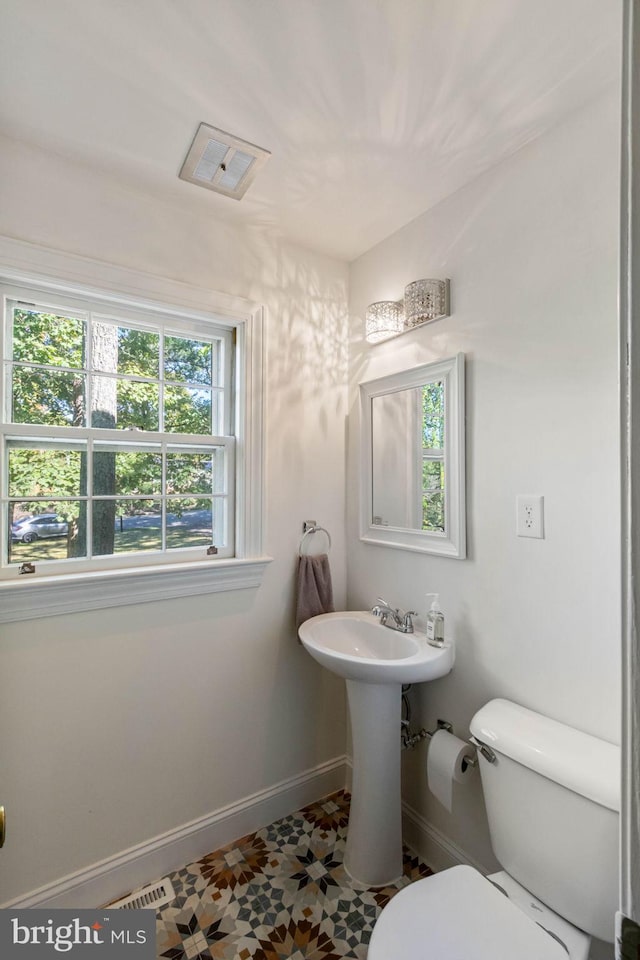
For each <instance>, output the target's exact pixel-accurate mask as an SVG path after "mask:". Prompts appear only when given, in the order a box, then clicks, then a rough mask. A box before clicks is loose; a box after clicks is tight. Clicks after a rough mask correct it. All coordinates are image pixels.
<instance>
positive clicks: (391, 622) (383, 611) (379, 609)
mask: <svg viewBox="0 0 640 960" xmlns="http://www.w3.org/2000/svg"><path fill="white" fill-rule="evenodd" d="M371 613H372V614H373V616H374V617H379V618H380V623H381V624H382V626H383V627H389V629H390V630H398V631H399V632H400V633H413V621H412V619H411V618H412V617H416V616H417V615H418V613H417V611H416V610H409V611H408V613H402V612H401V611H400V609H399V608H398V607H396V609H395V610H394V608H393V607H390V606H389V604H388V603H387V601H386V600H382V599H381V598H380V597H378V599H377V600H376V605H375V607H372V608H371Z"/></svg>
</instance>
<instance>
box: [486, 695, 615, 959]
mask: <svg viewBox="0 0 640 960" xmlns="http://www.w3.org/2000/svg"><path fill="white" fill-rule="evenodd" d="M471 733H472V734H473V736H474V737H475V738H476V739H477V740H479V741H481V742H482V743H484V744H486V745H487V746H488V747H491V749H492V750H493V751H494V753H495V755H496V760H495V762H494V763H490V762H489V761H488V760H487V759H486V758H485V757H484V756H482V754H481V752H480V751H478V757H479V759H480V774H481V777H482V788H483V792H484V797H485V802H486V806H487V816H488V819H489V830H490V833H491V844H492V846H493V850H494V853H495V855H496V857H497V858H498V860H499V861H500V863H501V864H502V866H503V867H504V869H505V870H506V871H507V873H509V874H510V875H511V876H512V877H513V878H514V880H517V881H518V882H519V883H520V884H522V886H523V887H525V888H526V889H527V890H529V891H530V892H531V893H533V894H534V895H535V896H536V897H538V898H539V899H540V900H542V901H543V902H544V903H546V904H547V905H548V906H549V907H550V908H551V909H552V910H555V912H556V913H558V914H560V916H561V917H564V918H565V919H566V920H569V921H570V922H571V923H573V924H574V925H575V926H576V927H579V928H580V929H581V930H584V931H586V933H589V934H591V935H592V936H595V937H599V938H600V939H601V940H607V941H609V942H611V941H613V938H614V923H615V913H616V910H617V909H618V902H619V901H618V885H619V869H618V819H619V811H620V748H619V747H617V746H615V745H614V744H612V743H607V742H606V741H604V740H600V739H598V738H597V737H593V736H590V735H589V734H586V733H582V732H581V731H579V730H575V729H574V728H573V727H568V726H566V725H565V724H563V723H558V722H557V721H555V720H550V719H549V718H548V717H543V716H541V715H540V714H538V713H534V712H533V711H532V710H527V709H525V708H524V707H520V706H518V704H515V703H511V702H510V701H508V700H492V701H491V702H490V703H488V704H487V705H486V706H484V707H483V708H482V709H481V710H479V711H478V713H476V715H475V716H474V718H473V720H472V721H471Z"/></svg>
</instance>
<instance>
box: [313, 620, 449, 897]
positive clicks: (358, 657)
mask: <svg viewBox="0 0 640 960" xmlns="http://www.w3.org/2000/svg"><path fill="white" fill-rule="evenodd" d="M298 635H299V637H300V639H301V641H302V643H303V645H304V647H305V650H306V651H307V652H308V653H309V654H310V655H311V656H312V657H313V659H314V660H317V661H318V663H320V664H322V666H323V667H326V668H327V670H331V672H332V673H335V674H337V675H338V676H339V677H344V679H345V680H346V681H347V695H348V698H349V713H350V715H351V731H352V734H353V787H352V791H351V814H350V816H349V832H348V834H347V849H346V854H345V867H346V869H347V871H348V872H349V873H350V874H351V876H352V877H353V878H354V879H355V880H359V881H361V882H362V883H365V884H367V886H370V887H383V886H386V884H388V883H392V882H393V881H394V880H397V879H398V878H399V877H401V876H402V812H401V794H400V789H401V788H400V727H401V724H400V720H401V717H402V684H403V683H424V682H425V681H426V680H437V678H438V677H444V676H445V675H446V674H447V673H449V671H450V670H451V668H452V666H453V646H452V644H450V643H447V644H445V646H444V647H430V646H429V644H428V643H427V638H426V637H425V636H424V634H417V633H402V632H401V631H394V630H390V629H389V628H388V627H385V626H383V624H381V623H380V622H379V621H378V620H377V619H376V617H374V616H373V615H372V614H371V613H368V612H366V611H364V610H350V611H342V612H340V613H321V614H320V615H319V616H317V617H311V619H310V620H306V621H305V622H304V623H303V624H302V626H301V627H300V629H299V631H298Z"/></svg>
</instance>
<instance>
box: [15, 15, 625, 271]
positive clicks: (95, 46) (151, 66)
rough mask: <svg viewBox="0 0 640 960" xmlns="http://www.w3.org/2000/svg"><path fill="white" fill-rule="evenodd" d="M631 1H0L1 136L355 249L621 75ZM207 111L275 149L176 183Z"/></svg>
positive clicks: (347, 255) (338, 251)
mask: <svg viewBox="0 0 640 960" xmlns="http://www.w3.org/2000/svg"><path fill="white" fill-rule="evenodd" d="M621 7H622V0H56V2H51V0H3V2H2V31H1V34H0V71H1V74H0V81H1V82H0V130H2V131H3V132H4V133H5V134H7V135H9V136H11V137H14V138H17V139H21V140H25V141H28V142H30V143H32V144H36V145H38V146H40V147H42V148H44V149H45V150H48V151H53V152H55V153H58V154H61V155H63V156H66V157H69V158H71V159H73V160H75V161H76V162H80V163H83V164H86V165H88V166H90V167H93V168H95V169H96V170H98V171H101V172H103V173H107V174H108V175H109V176H111V177H116V178H117V179H118V180H119V181H124V182H125V183H126V184H127V185H128V186H129V187H131V188H133V189H136V190H142V191H144V192H147V193H149V194H151V195H153V196H155V197H159V198H162V199H164V200H166V201H168V202H170V203H177V204H180V205H182V206H183V207H185V208H187V209H190V210H195V211H197V212H199V213H200V214H201V215H204V216H206V217H211V218H212V219H215V220H223V221H230V222H236V223H237V222H241V223H249V224H252V225H256V226H258V227H260V228H263V229H265V230H269V231H272V232H273V233H274V234H275V235H277V236H282V237H284V238H286V239H288V240H290V241H294V242H296V243H299V244H302V245H303V246H305V247H309V248H311V249H315V250H318V251H320V252H324V253H327V254H330V255H332V256H335V257H339V258H342V259H347V260H351V259H353V258H355V257H357V256H358V255H359V254H361V253H363V252H364V251H365V250H367V249H369V248H370V247H372V246H373V245H374V244H376V243H378V242H379V241H380V240H382V239H383V238H384V237H386V236H388V235H389V234H390V233H393V232H394V231H395V230H397V229H398V228H400V227H401V226H403V225H404V224H405V223H407V222H409V221H410V220H412V219H413V218H414V217H416V216H418V215H419V214H420V213H422V212H424V211H425V210H426V209H428V208H429V207H431V206H432V205H433V204H435V203H437V202H438V201H439V200H441V199H442V198H443V197H445V196H447V195H448V194H450V193H452V192H453V191H455V190H456V189H458V188H459V187H461V186H462V185H463V184H465V183H467V182H468V181H469V180H471V179H473V178H474V177H476V176H477V175H478V174H479V173H481V172H482V171H483V170H485V169H487V167H489V166H491V165H493V164H495V163H497V162H499V161H500V160H501V159H503V158H504V157H505V156H507V155H509V154H511V153H512V152H513V151H515V150H517V149H518V148H519V147H521V146H522V145H523V144H524V143H526V142H527V141H529V140H531V139H532V138H533V137H536V136H538V135H539V134H540V133H541V132H543V131H544V130H546V129H548V128H549V127H550V126H552V125H554V124H556V123H558V122H559V121H561V120H562V119H563V118H564V117H565V116H566V115H567V114H569V113H570V112H571V111H573V110H575V109H576V108H578V107H580V106H581V105H582V104H584V103H586V102H588V101H589V100H591V99H593V98H594V97H596V96H597V95H598V94H600V93H601V92H603V91H604V90H605V89H606V88H607V86H608V85H611V84H613V83H615V82H617V80H618V73H619V60H620V53H619V48H620V21H621ZM201 121H205V122H207V123H209V124H211V125H213V126H216V127H219V128H221V129H223V130H227V131H229V132H230V133H233V134H235V135H236V136H238V137H241V138H243V139H245V140H249V141H251V142H253V143H256V144H258V145H259V146H261V147H266V148H267V149H268V150H270V151H271V154H272V156H271V158H270V160H269V161H268V163H267V165H266V166H265V167H264V169H263V170H262V171H261V172H260V173H259V175H258V177H257V179H256V181H255V182H254V183H253V184H252V186H251V187H250V189H249V191H248V192H247V194H246V195H245V197H244V199H243V200H241V201H236V200H233V199H229V198H227V197H224V196H218V195H216V194H213V193H211V191H208V190H204V189H200V188H199V187H196V186H194V185H192V184H190V183H185V182H183V181H181V180H179V179H178V176H177V174H178V171H179V170H180V167H181V165H182V161H183V159H184V156H185V154H186V152H187V149H188V147H189V145H190V143H191V140H192V138H193V136H194V134H195V131H196V128H197V127H198V124H199V123H200V122H201Z"/></svg>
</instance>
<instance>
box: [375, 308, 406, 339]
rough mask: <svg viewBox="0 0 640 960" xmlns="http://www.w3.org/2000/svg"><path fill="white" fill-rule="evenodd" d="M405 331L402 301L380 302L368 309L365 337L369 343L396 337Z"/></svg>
mask: <svg viewBox="0 0 640 960" xmlns="http://www.w3.org/2000/svg"><path fill="white" fill-rule="evenodd" d="M403 330H404V311H403V304H402V301H401V300H400V301H399V302H396V301H395V300H378V302H377V303H370V304H369V306H368V307H367V316H366V332H365V336H366V338H367V340H368V341H369V343H378V342H379V341H380V340H387V339H388V338H389V337H395V336H396V335H397V334H398V333H402V331H403Z"/></svg>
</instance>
